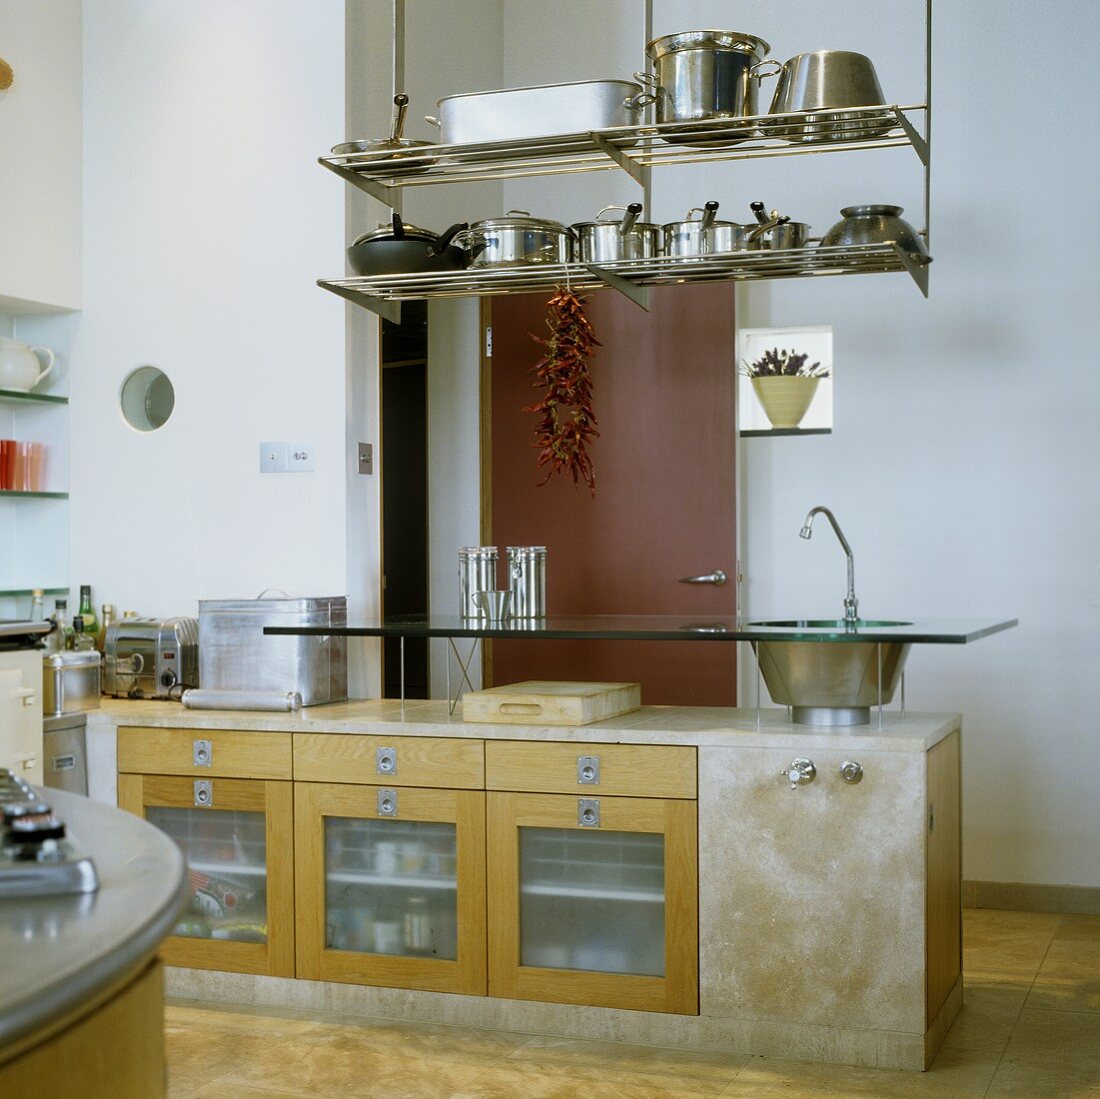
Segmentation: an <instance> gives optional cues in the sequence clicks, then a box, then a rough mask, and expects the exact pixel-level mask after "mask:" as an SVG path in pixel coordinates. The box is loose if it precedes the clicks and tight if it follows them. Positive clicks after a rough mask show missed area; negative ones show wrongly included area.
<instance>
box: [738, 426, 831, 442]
mask: <svg viewBox="0 0 1100 1099" xmlns="http://www.w3.org/2000/svg"><path fill="white" fill-rule="evenodd" d="M832 433H833V429H832V428H831V427H770V428H761V429H759V430H757V429H750V430H748V431H739V432H738V433H737V434H738V435H740V436H741V438H742V439H766V438H768V437H769V436H780V435H832Z"/></svg>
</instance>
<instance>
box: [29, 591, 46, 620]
mask: <svg viewBox="0 0 1100 1099" xmlns="http://www.w3.org/2000/svg"><path fill="white" fill-rule="evenodd" d="M45 618H46V593H45V592H44V591H43V590H42V589H41V588H35V589H34V591H32V592H31V621H32V622H42V621H44V620H45Z"/></svg>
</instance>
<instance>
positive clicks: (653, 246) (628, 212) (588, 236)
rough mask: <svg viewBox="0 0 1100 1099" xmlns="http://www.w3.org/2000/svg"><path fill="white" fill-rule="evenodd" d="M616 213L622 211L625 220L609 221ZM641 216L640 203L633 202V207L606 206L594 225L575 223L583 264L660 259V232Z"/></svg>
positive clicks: (577, 242)
mask: <svg viewBox="0 0 1100 1099" xmlns="http://www.w3.org/2000/svg"><path fill="white" fill-rule="evenodd" d="M612 210H621V211H622V217H621V218H608V219H605V218H604V215H605V214H607V213H609V212H610V211H612ZM641 212H642V204H641V203H640V202H632V203H631V204H630V205H629V206H605V207H604V208H603V209H602V210H601V211H600V212H599V213H598V214H597V215H596V217H595V220H594V221H577V222H574V224H573V232H574V233H576V244H577V258H578V259H579V260H580V261H581V262H582V263H614V262H615V261H616V260H621V259H649V258H650V257H651V256H655V255H657V250H658V245H659V244H660V232H661V231H660V228H659V227H658V226H656V225H652V224H650V223H649V222H645V221H639V220H638V217H639V215H640V214H641Z"/></svg>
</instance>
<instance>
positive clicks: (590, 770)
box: [577, 756, 600, 786]
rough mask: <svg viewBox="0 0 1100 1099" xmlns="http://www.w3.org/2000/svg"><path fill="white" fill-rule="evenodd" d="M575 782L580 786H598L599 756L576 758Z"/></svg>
mask: <svg viewBox="0 0 1100 1099" xmlns="http://www.w3.org/2000/svg"><path fill="white" fill-rule="evenodd" d="M577 782H579V783H580V784H581V785H582V786H599V784H600V757H599V756H577Z"/></svg>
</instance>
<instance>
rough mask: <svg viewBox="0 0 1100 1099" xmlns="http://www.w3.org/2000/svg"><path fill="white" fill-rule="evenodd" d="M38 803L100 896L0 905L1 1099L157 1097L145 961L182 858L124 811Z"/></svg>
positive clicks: (65, 801)
mask: <svg viewBox="0 0 1100 1099" xmlns="http://www.w3.org/2000/svg"><path fill="white" fill-rule="evenodd" d="M46 794H47V797H48V801H49V803H50V804H51V805H52V806H53V808H54V811H55V813H56V814H57V815H58V816H59V817H60V818H61V819H62V820H63V821H64V822H65V824H66V826H67V827H68V829H69V833H70V835H71V836H73V837H74V838H75V840H76V841H77V842H78V843H79V844H80V846H81V848H82V849H83V850H84V852H85V853H87V854H89V855H90V856H91V857H92V859H93V860H94V862H95V865H96V871H97V873H98V877H99V889H98V891H96V892H94V893H86V894H80V895H70V896H45V897H28V898H23V897H6V898H0V954H2V956H3V958H4V964H3V966H2V967H0V1086H2V1087H3V1088H4V1090H5V1091H6V1092H8V1093H9V1094H16V1093H17V1092H18V1093H26V1094H39V1095H52V1094H57V1095H60V1094H69V1093H72V1094H75V1093H76V1092H74V1091H73V1090H72V1089H74V1088H76V1089H77V1090H78V1091H79V1094H80V1095H82V1096H107V1095H111V1096H118V1095H148V1096H153V1095H162V1094H163V1093H164V1083H165V1074H164V1037H163V1018H164V1012H163V968H162V966H161V965H160V963H159V962H158V961H156V958H155V955H156V951H157V948H158V946H159V945H160V943H161V941H162V940H163V939H164V937H165V936H166V935H167V934H168V933H169V932H170V931H171V929H172V926H173V924H174V922H175V919H176V916H177V914H178V912H179V910H180V907H181V905H182V904H183V903H184V899H185V897H186V896H187V893H188V890H187V888H186V874H185V867H184V862H183V859H182V858H181V857H180V853H179V850H178V849H177V848H176V847H175V845H174V844H172V843H171V842H169V841H168V840H167V838H166V837H165V836H164V835H162V834H161V833H160V832H158V831H157V830H156V829H155V828H152V827H149V826H148V825H146V824H144V823H142V822H140V821H137V820H135V819H134V818H133V817H132V816H129V815H128V814H126V813H122V812H119V811H118V810H117V809H113V808H110V807H108V806H105V805H102V804H99V803H97V802H95V801H91V800H89V799H87V798H83V797H79V796H77V795H75V794H65V793H62V792H61V791H58V790H49V791H46ZM77 1080H79V1081H80V1083H79V1085H76V1084H74V1081H77Z"/></svg>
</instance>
